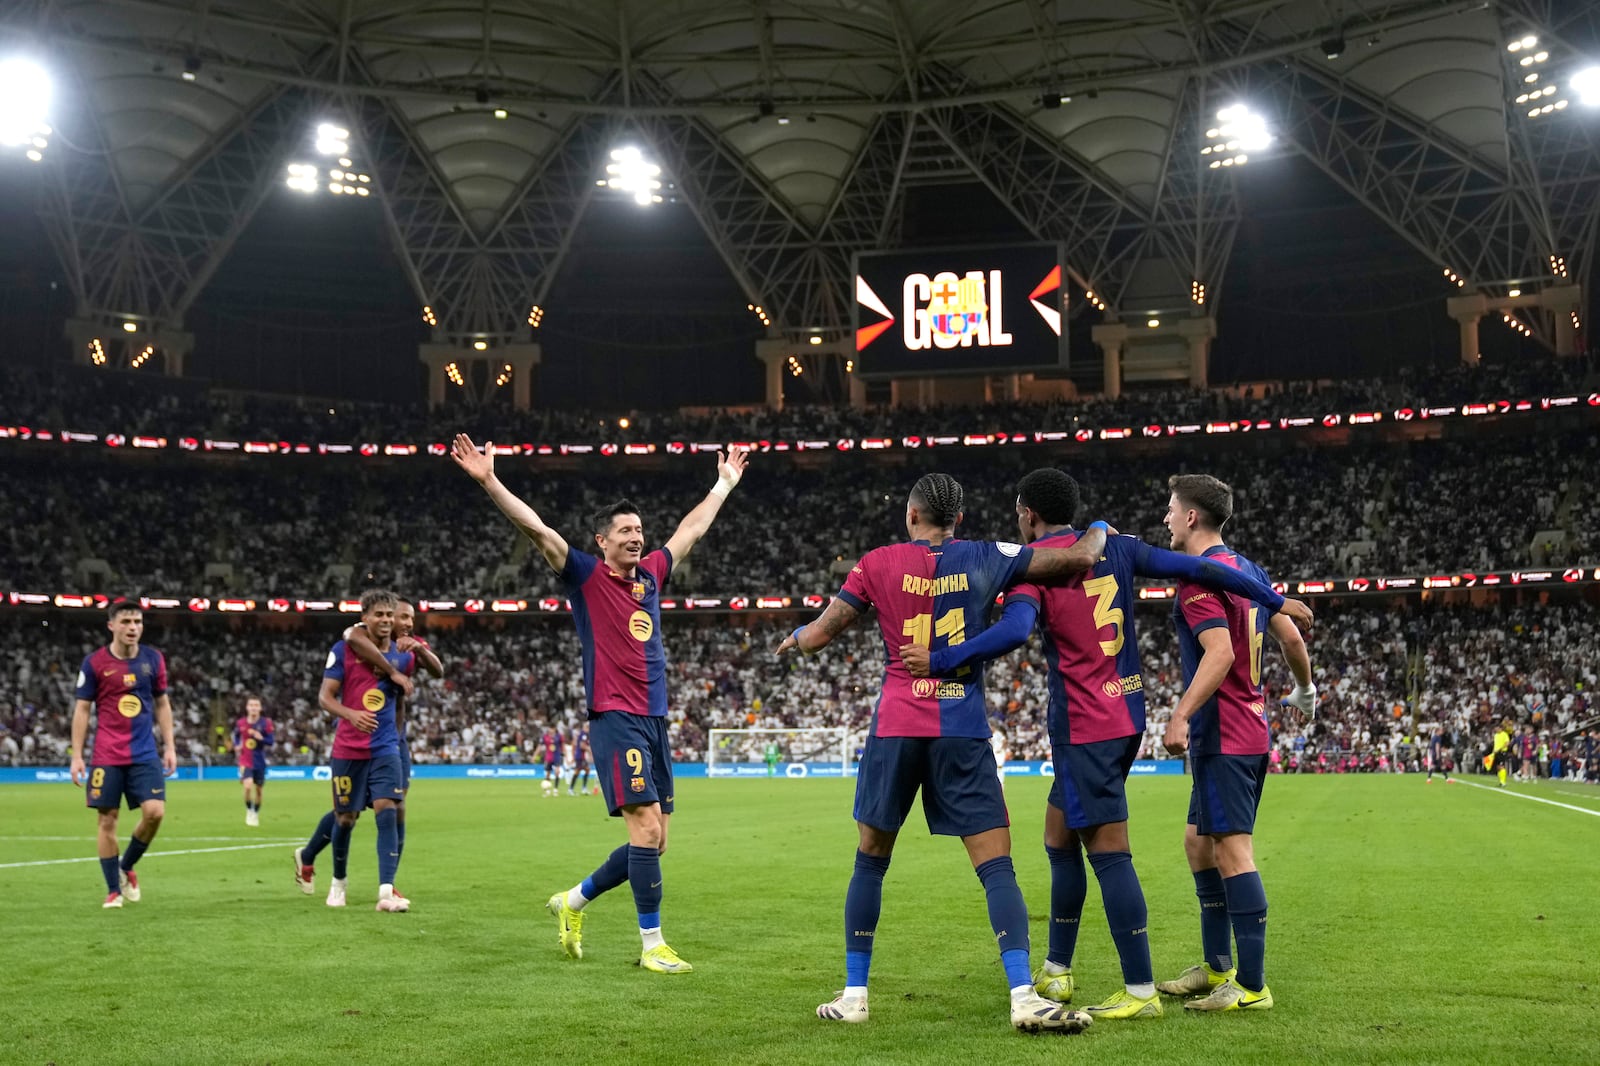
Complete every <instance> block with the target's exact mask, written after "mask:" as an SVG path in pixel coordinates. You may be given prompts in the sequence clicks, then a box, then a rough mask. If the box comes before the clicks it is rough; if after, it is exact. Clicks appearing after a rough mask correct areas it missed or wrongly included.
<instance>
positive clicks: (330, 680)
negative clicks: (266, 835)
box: [294, 589, 416, 912]
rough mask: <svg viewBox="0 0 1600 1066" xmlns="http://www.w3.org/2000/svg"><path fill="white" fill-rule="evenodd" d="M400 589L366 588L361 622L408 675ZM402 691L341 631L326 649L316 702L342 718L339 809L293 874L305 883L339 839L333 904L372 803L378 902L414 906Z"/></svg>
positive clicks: (397, 908) (302, 851)
mask: <svg viewBox="0 0 1600 1066" xmlns="http://www.w3.org/2000/svg"><path fill="white" fill-rule="evenodd" d="M398 603H399V597H397V596H396V595H395V594H394V593H392V592H387V591H384V590H382V589H369V590H367V591H366V592H364V593H362V594H361V624H362V626H363V627H365V629H366V635H367V636H368V637H369V638H371V640H372V641H373V643H374V644H375V645H376V646H377V648H378V650H379V651H380V652H381V653H382V654H383V657H384V659H385V660H386V661H387V663H388V664H389V667H390V673H391V674H392V673H393V672H399V673H402V674H406V675H410V674H411V673H413V672H414V671H415V669H416V657H415V655H414V654H413V653H411V652H404V651H401V650H400V649H398V648H396V647H395V646H394V643H393V641H392V640H391V639H390V638H391V636H392V634H393V630H394V615H395V608H396V606H397V605H398ZM401 692H402V689H401V688H400V686H398V685H397V684H396V683H395V682H394V681H393V680H391V676H389V675H384V676H380V675H379V673H378V672H377V671H375V670H374V669H373V668H372V667H371V666H369V665H368V664H367V663H365V662H363V661H362V659H361V658H360V656H358V655H357V654H356V653H355V651H354V650H353V649H352V648H351V647H350V642H349V641H347V640H345V639H343V638H341V639H340V640H339V641H338V642H336V643H335V644H334V646H333V649H332V650H331V651H329V653H328V661H327V664H326V665H325V666H324V668H323V671H322V687H321V688H320V689H319V690H318V692H317V703H318V705H319V706H321V708H322V709H323V710H324V711H326V712H328V713H329V714H332V715H334V716H335V717H336V718H337V719H338V722H337V724H336V725H335V726H334V732H333V758H332V760H331V768H332V771H333V810H334V824H333V827H332V832H331V833H330V834H328V835H327V837H326V838H324V835H323V832H322V826H320V825H319V826H318V830H317V832H315V833H313V834H312V837H311V840H310V841H309V842H308V843H307V844H306V845H305V846H304V847H302V848H296V849H295V853H294V861H295V882H296V883H297V884H298V885H300V887H301V890H302V891H306V890H307V886H308V885H309V884H310V883H311V877H312V874H313V867H312V864H313V863H314V862H315V859H316V855H317V853H318V852H319V851H320V850H321V849H322V846H323V844H324V843H329V844H331V845H332V847H333V883H332V885H331V886H330V887H329V889H328V899H327V903H328V906H330V907H343V906H344V905H345V890H346V876H347V872H348V869H347V861H348V858H349V853H350V831H351V829H353V828H354V827H355V823H356V819H357V818H359V817H360V815H361V812H362V811H363V810H365V809H366V808H367V807H371V808H372V810H373V820H374V821H376V822H377V824H378V904H377V909H378V910H380V911H386V912H402V911H405V910H408V909H409V906H410V905H409V901H407V900H406V899H405V897H403V896H398V895H396V894H395V891H394V878H395V872H396V870H397V869H398V868H399V865H400V843H399V835H398V831H397V829H396V822H397V820H398V818H399V815H398V813H397V808H398V806H399V803H400V800H401V799H402V798H404V796H405V781H404V777H403V775H402V771H401V767H400V733H399V730H398V729H397V728H396V725H395V714H396V710H397V706H398V703H399V697H400V694H401Z"/></svg>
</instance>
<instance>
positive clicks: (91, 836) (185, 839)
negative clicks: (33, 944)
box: [0, 833, 300, 844]
mask: <svg viewBox="0 0 1600 1066" xmlns="http://www.w3.org/2000/svg"><path fill="white" fill-rule="evenodd" d="M94 839H95V836H94V834H93V833H86V834H84V835H83V836H76V837H17V836H0V840H56V841H69V842H70V841H74V840H75V841H78V842H79V843H82V842H83V841H86V840H87V841H91V842H92V841H93V840H94ZM299 839H300V838H299V837H284V838H283V839H282V843H285V844H293V843H295V842H296V841H298V840H299ZM191 840H205V841H210V842H213V843H217V842H232V841H236V840H254V841H255V842H257V843H267V842H266V841H263V840H262V839H261V838H260V837H258V836H248V837H173V838H172V840H171V842H172V843H178V842H179V841H183V842H185V843H187V842H188V841H191Z"/></svg>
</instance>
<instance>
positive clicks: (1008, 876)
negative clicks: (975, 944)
mask: <svg viewBox="0 0 1600 1066" xmlns="http://www.w3.org/2000/svg"><path fill="white" fill-rule="evenodd" d="M977 874H978V880H980V881H982V882H983V894H984V897H985V899H986V900H987V901H988V904H989V928H991V929H993V930H994V938H995V941H996V943H998V944H999V945H1000V961H1001V963H1003V964H1004V966H1005V968H1006V987H1007V988H1016V987H1017V986H1018V985H1026V984H1031V983H1032V981H1033V979H1032V978H1031V977H1030V976H1029V974H1028V905H1027V904H1026V903H1024V902H1023V901H1022V889H1020V888H1018V887H1017V870H1016V867H1014V866H1012V865H1011V856H1009V855H1001V856H1000V857H999V858H996V859H990V860H989V861H988V862H986V863H981V864H980V865H979V866H978V869H977Z"/></svg>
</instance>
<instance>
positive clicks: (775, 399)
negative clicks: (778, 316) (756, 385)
mask: <svg viewBox="0 0 1600 1066" xmlns="http://www.w3.org/2000/svg"><path fill="white" fill-rule="evenodd" d="M792 354H794V345H793V344H792V343H791V342H789V341H787V340H784V339H783V338H781V337H772V338H766V339H763V340H759V341H756V358H757V359H759V360H761V362H762V363H763V364H765V365H766V368H767V407H768V408H770V409H771V410H773V411H781V410H783V375H784V374H786V373H788V364H789V356H790V355H792Z"/></svg>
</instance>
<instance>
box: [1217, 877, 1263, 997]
mask: <svg viewBox="0 0 1600 1066" xmlns="http://www.w3.org/2000/svg"><path fill="white" fill-rule="evenodd" d="M1222 888H1223V891H1224V892H1226V893H1227V894H1228V919H1229V920H1230V921H1232V922H1233V939H1234V942H1235V943H1236V944H1237V945H1238V947H1239V974H1238V976H1237V977H1236V978H1235V980H1236V981H1238V983H1239V984H1240V985H1241V986H1242V987H1244V988H1247V989H1249V990H1250V991H1252V992H1259V991H1261V990H1262V989H1263V988H1265V987H1267V893H1266V890H1265V889H1263V888H1262V887H1261V875H1260V874H1259V873H1257V872H1256V871H1255V870H1251V871H1250V872H1249V873H1247V874H1235V875H1234V876H1232V877H1230V878H1228V879H1226V880H1225V881H1223V882H1222Z"/></svg>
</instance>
